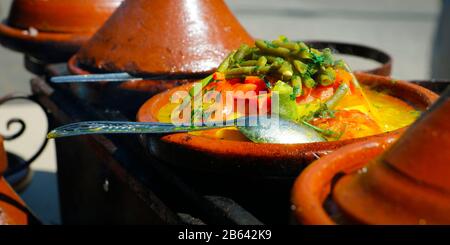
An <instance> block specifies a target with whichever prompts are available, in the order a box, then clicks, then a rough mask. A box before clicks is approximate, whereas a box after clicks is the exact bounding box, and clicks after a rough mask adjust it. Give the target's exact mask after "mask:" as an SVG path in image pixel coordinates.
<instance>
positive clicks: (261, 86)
mask: <svg viewBox="0 0 450 245" xmlns="http://www.w3.org/2000/svg"><path fill="white" fill-rule="evenodd" d="M245 83H246V84H255V85H256V86H257V89H256V91H257V92H258V94H259V92H260V91H266V90H267V86H266V83H265V82H264V80H263V79H261V78H259V77H257V76H247V77H245Z"/></svg>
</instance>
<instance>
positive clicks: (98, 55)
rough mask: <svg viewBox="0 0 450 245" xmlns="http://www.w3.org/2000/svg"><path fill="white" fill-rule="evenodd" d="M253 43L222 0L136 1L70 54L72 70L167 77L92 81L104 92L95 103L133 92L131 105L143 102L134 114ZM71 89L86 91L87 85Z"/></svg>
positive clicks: (114, 15) (130, 2)
mask: <svg viewBox="0 0 450 245" xmlns="http://www.w3.org/2000/svg"><path fill="white" fill-rule="evenodd" d="M253 42H254V41H253V39H252V37H251V36H250V35H249V34H248V33H247V32H246V30H245V29H244V28H243V27H242V26H241V24H240V23H239V21H238V20H237V19H236V18H235V16H234V15H233V14H232V12H231V11H230V10H229V8H228V7H227V5H226V4H225V3H224V1H222V0H216V1H203V0H192V1H188V0H152V1H148V0H133V1H126V2H125V3H124V4H123V5H122V6H120V8H119V9H118V10H117V11H116V12H115V13H114V14H113V15H112V16H111V18H110V19H109V20H108V21H107V22H106V23H105V25H104V26H103V27H102V28H101V29H100V30H99V31H98V32H97V33H96V34H95V35H94V36H93V37H92V39H91V40H90V41H89V42H88V43H87V44H86V45H84V46H83V47H82V48H81V49H80V51H79V52H78V53H77V54H76V55H75V56H73V57H72V58H71V60H70V61H69V63H68V68H69V70H70V71H71V72H72V73H73V74H89V73H105V72H128V73H132V74H140V75H161V76H162V77H167V79H163V80H158V81H134V82H126V83H122V84H121V85H117V84H103V85H100V86H95V85H92V84H90V85H88V86H89V87H90V88H94V89H95V88H96V89H97V90H98V91H96V92H93V94H94V95H95V94H97V95H98V92H99V91H101V93H102V94H103V95H102V98H93V99H92V100H91V102H95V101H104V100H105V98H106V96H109V95H111V96H114V97H115V98H117V94H123V95H125V96H126V95H128V98H130V100H129V102H130V103H132V101H138V103H137V104H136V103H132V104H133V106H134V107H133V108H134V113H135V112H136V108H138V107H139V106H140V105H141V104H142V103H143V102H144V101H145V99H148V98H149V97H150V96H151V95H153V94H155V93H158V92H160V91H162V90H165V89H168V88H172V87H174V86H177V85H179V84H182V83H186V82H189V81H195V80H193V79H198V78H201V77H203V76H205V75H206V74H208V73H211V72H213V71H214V70H215V69H216V68H217V66H219V64H220V63H221V62H222V60H223V59H224V58H225V57H226V55H228V54H229V53H230V52H231V51H232V50H234V49H237V48H239V47H240V45H241V44H243V43H247V44H253ZM72 87H76V89H77V90H82V91H84V92H85V91H86V90H87V89H86V85H73V86H72ZM80 87H83V88H80ZM105 90H106V91H105ZM108 90H109V91H110V92H108ZM133 92H136V93H133ZM139 92H141V93H139ZM105 94H108V95H106V96H105ZM93 97H95V96H93ZM142 97H143V98H144V99H143V100H142V99H141V100H139V99H138V98H142ZM121 98H124V97H121ZM130 107H131V106H130Z"/></svg>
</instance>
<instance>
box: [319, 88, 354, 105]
mask: <svg viewBox="0 0 450 245" xmlns="http://www.w3.org/2000/svg"><path fill="white" fill-rule="evenodd" d="M349 90H350V88H349V87H348V85H347V84H345V83H342V84H341V85H339V87H338V88H337V89H336V92H334V94H333V96H331V98H330V99H329V100H328V101H327V102H325V104H326V105H327V108H328V109H334V108H335V107H336V106H337V105H338V104H339V102H340V101H341V100H342V98H344V96H345V95H346V94H347V92H348V91H349Z"/></svg>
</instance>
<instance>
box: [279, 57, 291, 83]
mask: <svg viewBox="0 0 450 245" xmlns="http://www.w3.org/2000/svg"><path fill="white" fill-rule="evenodd" d="M278 72H279V73H280V74H281V77H282V79H283V80H285V81H286V80H289V79H291V77H292V75H294V72H293V71H292V65H291V64H290V63H289V62H287V61H285V62H284V63H283V64H282V65H281V67H280V69H279V70H278Z"/></svg>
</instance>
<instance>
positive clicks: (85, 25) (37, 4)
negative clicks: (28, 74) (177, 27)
mask: <svg viewBox="0 0 450 245" xmlns="http://www.w3.org/2000/svg"><path fill="white" fill-rule="evenodd" d="M122 1H123V0H14V1H13V3H12V6H11V10H10V13H9V17H8V18H7V19H6V20H4V21H3V22H2V23H0V42H1V44H2V45H4V46H6V47H8V48H10V49H13V50H16V51H19V52H23V53H25V54H26V55H28V56H30V57H32V58H34V59H37V60H39V61H41V62H47V63H54V62H64V61H67V60H68V59H69V58H70V57H71V56H72V55H73V54H74V53H75V52H76V51H77V50H78V49H79V48H80V47H81V45H82V44H84V43H85V42H86V41H88V40H89V38H90V37H91V36H92V34H94V33H95V31H97V29H98V28H99V27H100V26H101V25H102V24H103V23H104V21H105V20H106V19H107V18H108V17H109V16H110V15H111V14H112V13H113V12H114V10H115V9H116V8H117V7H118V6H119V5H120V3H121V2H122Z"/></svg>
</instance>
